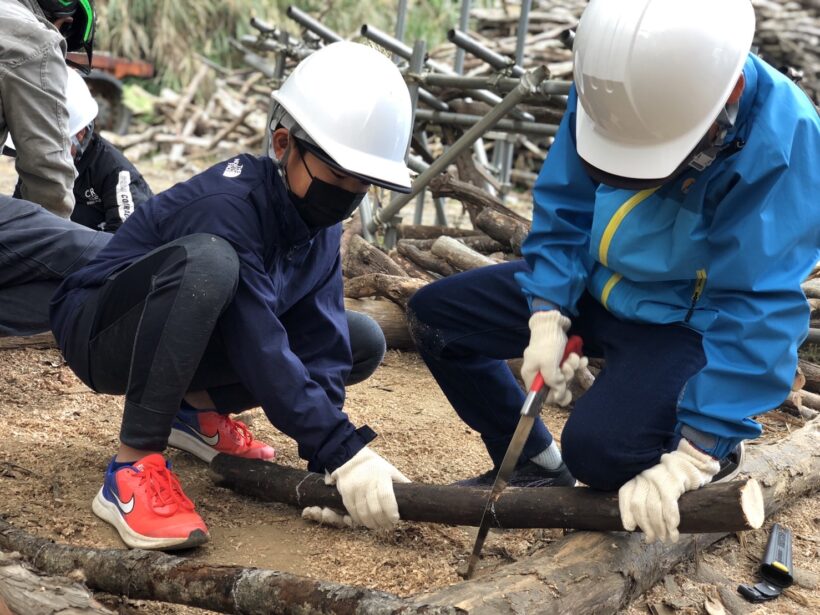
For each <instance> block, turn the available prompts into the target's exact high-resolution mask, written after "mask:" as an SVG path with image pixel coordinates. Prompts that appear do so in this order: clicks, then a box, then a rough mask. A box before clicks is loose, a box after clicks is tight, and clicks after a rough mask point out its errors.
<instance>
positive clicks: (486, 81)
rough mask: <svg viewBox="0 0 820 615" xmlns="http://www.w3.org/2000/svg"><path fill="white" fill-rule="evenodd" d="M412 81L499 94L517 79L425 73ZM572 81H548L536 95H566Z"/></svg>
mask: <svg viewBox="0 0 820 615" xmlns="http://www.w3.org/2000/svg"><path fill="white" fill-rule="evenodd" d="M413 79H415V80H416V81H418V82H419V83H420V84H421V85H427V86H431V87H437V88H457V89H462V90H477V89H488V90H489V89H494V90H497V91H499V92H509V91H510V90H513V89H515V88H516V87H517V86H518V79H515V78H512V77H497V76H496V77H459V76H457V75H437V74H435V73H426V74H423V75H413ZM571 86H572V81H562V80H548V81H544V82H543V83H541V85H539V86H538V89H537V91H536V95H542V96H555V95H567V94H569V89H570V87H571Z"/></svg>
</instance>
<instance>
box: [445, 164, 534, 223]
mask: <svg viewBox="0 0 820 615" xmlns="http://www.w3.org/2000/svg"><path fill="white" fill-rule="evenodd" d="M429 187H430V192H431V193H432V195H433V196H434V197H436V198H438V197H448V198H452V199H456V200H459V201H461V202H462V203H464V206H465V207H467V208H468V209H471V210H472V212H473V214H474V216H473V219H474V218H475V217H476V216H478V214H479V213H480V212H481V211H483V210H485V209H491V210H493V211H497V212H498V213H501V214H504V215H506V216H509V217H510V218H512V219H513V220H516V221H518V222H521V223H525V224H526V223H529V220H527V219H526V218H525V217H524V216H520V215H518V214H517V213H515V212H514V211H513V210H512V209H510V208H509V207H505V206H504V204H503V203H502V202H501V201H500V200H499V199H498V198H496V197H494V196H493V195H492V194H490V193H489V192H487V191H486V190H482V189H481V188H479V187H477V186H475V185H473V184H470V183H467V182H464V181H460V180H458V179H456V178H455V177H453V175H452V173H442V174H441V175H439V176H438V177H436V178H435V179H433V181H431V182H430V186H429Z"/></svg>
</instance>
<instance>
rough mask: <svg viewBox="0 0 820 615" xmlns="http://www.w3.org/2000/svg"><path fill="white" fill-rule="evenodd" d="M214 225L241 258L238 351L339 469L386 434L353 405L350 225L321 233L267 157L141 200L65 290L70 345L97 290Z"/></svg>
mask: <svg viewBox="0 0 820 615" xmlns="http://www.w3.org/2000/svg"><path fill="white" fill-rule="evenodd" d="M194 233H212V234H214V235H217V236H219V237H222V238H224V239H225V240H226V241H228V242H229V243H230V244H231V245H232V246H233V248H234V249H235V250H236V253H237V255H238V256H239V261H240V270H239V284H238V287H237V290H236V295H235V296H234V300H233V302H232V303H231V305H230V306H229V307H228V308H227V310H226V311H225V312H224V313H223V315H222V316H221V317H220V320H219V325H218V326H219V327H220V330H221V333H222V337H223V340H224V343H225V345H226V348H227V352H228V358H229V359H230V361H231V364H232V365H233V367H234V369H235V370H236V373H237V374H239V376H240V378H241V380H242V383H243V385H244V386H245V387H246V388H247V389H248V390H249V391H250V392H251V393H252V394H253V395H254V397H255V398H256V399H257V400H258V402H259V404H260V405H261V406H262V408H263V409H264V410H265V413H266V414H267V416H268V418H269V419H270V421H271V423H273V425H274V426H275V427H276V428H277V429H279V430H281V431H282V432H284V433H286V434H287V435H288V436H290V437H291V438H293V439H294V440H296V442H297V443H298V445H299V455H300V456H301V457H302V458H303V459H306V460H307V461H308V468H309V469H310V470H312V471H316V472H322V471H325V470H329V471H333V470H335V469H336V468H337V467H339V466H340V465H342V464H343V463H345V462H346V461H347V460H348V459H350V458H351V457H352V456H353V455H355V454H356V453H357V452H358V451H359V450H360V449H361V448H362V447H364V446H365V445H366V444H367V442H369V441H370V440H372V439H373V438H374V437H375V434H374V433H373V432H372V431H371V430H370V429H369V428H367V427H362V428H361V429H359V430H356V429H355V428H354V426H353V425H352V424H351V423H350V421H349V419H348V417H347V415H346V414H345V413H344V412H342V406H343V405H344V398H345V388H344V386H345V381H346V379H347V375H348V373H349V371H350V367H351V365H352V358H351V354H350V342H349V336H348V329H347V321H346V318H345V312H344V302H343V296H342V270H341V261H340V257H339V240H340V238H341V225H338V224H337V225H336V226H333V227H331V228H328V229H323V230H320V231H318V232H317V231H311V230H310V229H309V228H308V227H307V226H306V225H305V223H304V222H303V221H302V219H301V217H300V216H299V214H298V213H297V212H296V209H295V208H294V206H293V204H292V203H291V201H290V199H289V198H288V196H287V191H286V188H285V185H284V182H283V181H282V180H281V178H280V177H279V174H278V172H277V170H276V167H275V166H274V163H273V161H272V160H271V159H270V158H267V157H259V158H256V157H253V156H250V155H241V156H239V157H237V158H235V159H232V160H229V161H226V162H222V163H220V164H217V165H215V166H214V167H212V168H210V169H208V170H207V171H205V172H203V173H201V174H199V175H197V176H195V177H193V178H191V179H190V180H188V181H186V182H182V183H179V184H177V185H175V186H173V187H172V188H170V189H169V190H166V191H165V192H162V193H160V194H158V195H157V196H155V197H153V198H152V199H149V200H148V201H147V202H146V203H145V204H144V205H142V206H141V207H138V208H137V209H136V210H135V211H134V213H133V214H132V215H131V216H130V217H129V218H128V220H126V222H125V224H123V225H122V227H121V228H120V230H118V231H117V233H116V234H115V235H114V237H113V238H112V239H111V241H110V242H109V243H108V245H107V246H106V247H105V248H104V249H103V250H102V251H101V252H100V253H99V254H98V255H97V257H96V258H95V259H94V260H93V261H91V262H90V263H89V264H88V265H86V266H85V267H84V268H83V269H81V270H79V271H77V272H76V273H74V274H72V275H71V276H69V277H68V278H66V280H65V281H64V282H63V284H62V285H61V286H60V288H59V289H58V290H57V292H56V294H55V295H54V298H53V299H52V304H51V320H52V329H53V331H54V335H55V337H56V338H57V340H58V341H59V342H60V345H61V348H62V345H63V340H64V339H65V338H66V337H67V332H68V331H70V330H71V327H73V326H74V324H75V323H74V321H75V319H76V315H77V311H78V310H77V308H78V306H79V305H81V303H82V301H84V299H85V297H87V296H88V295H89V294H90V293H91V292H92V290H93V289H95V288H97V287H99V286H101V285H102V284H103V283H105V281H106V279H107V278H108V277H109V276H111V275H112V274H114V273H116V272H117V271H120V270H122V269H124V268H125V267H127V266H128V265H130V264H131V263H133V262H134V261H136V260H137V259H139V258H140V257H142V256H144V255H145V254H146V253H148V252H150V251H151V250H153V249H155V248H158V247H160V246H162V245H164V244H166V243H168V242H170V241H173V240H174V239H177V238H179V237H184V236H186V235H191V234H194Z"/></svg>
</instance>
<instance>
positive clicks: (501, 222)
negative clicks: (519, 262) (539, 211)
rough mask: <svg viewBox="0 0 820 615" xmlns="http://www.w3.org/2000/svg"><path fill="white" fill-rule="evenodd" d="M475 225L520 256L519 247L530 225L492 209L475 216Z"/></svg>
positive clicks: (527, 233)
mask: <svg viewBox="0 0 820 615" xmlns="http://www.w3.org/2000/svg"><path fill="white" fill-rule="evenodd" d="M475 224H476V226H477V227H478V228H480V229H481V230H482V231H484V232H485V233H487V235H489V236H490V237H492V238H493V239H495V240H497V241H499V242H501V243H502V244H504V245H505V246H507V247H508V248H510V249H511V250H512V251H513V252H514V253H515V254H518V255H520V254H521V245H522V244H523V243H524V240H525V239H526V238H527V235H529V232H530V225H529V224H524V223H522V222H519V221H517V220H514V219H513V218H510V217H509V216H505V215H504V214H501V213H498V212H497V211H494V210H492V209H485V210H484V211H482V212H481V213H480V214H478V216H476V219H475Z"/></svg>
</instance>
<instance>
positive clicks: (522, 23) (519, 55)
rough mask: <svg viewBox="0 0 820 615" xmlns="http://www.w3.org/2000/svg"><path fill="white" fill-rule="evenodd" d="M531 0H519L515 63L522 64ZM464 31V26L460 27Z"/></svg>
mask: <svg viewBox="0 0 820 615" xmlns="http://www.w3.org/2000/svg"><path fill="white" fill-rule="evenodd" d="M531 7H532V0H521V16H520V17H519V18H518V29H516V31H515V63H516V64H517V65H518V66H524V44H525V43H526V41H527V31H528V30H529V27H530V8H531ZM461 30H462V31H466V28H461Z"/></svg>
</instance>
